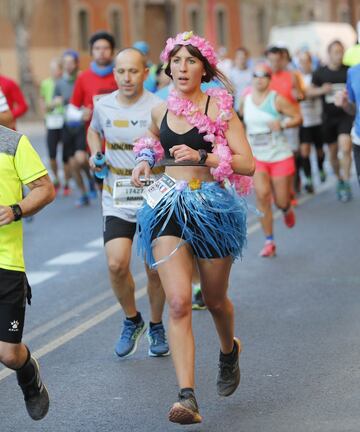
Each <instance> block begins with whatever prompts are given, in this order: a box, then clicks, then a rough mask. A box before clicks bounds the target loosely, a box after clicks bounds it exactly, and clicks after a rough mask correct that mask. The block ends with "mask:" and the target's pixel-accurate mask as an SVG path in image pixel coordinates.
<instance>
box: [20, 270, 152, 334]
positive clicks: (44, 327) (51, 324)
mask: <svg viewBox="0 0 360 432" xmlns="http://www.w3.org/2000/svg"><path fill="white" fill-rule="evenodd" d="M145 277H146V273H145V272H142V273H139V274H138V275H136V276H135V277H134V281H135V284H138V283H139V281H140V280H141V279H144V278H145ZM113 296H114V293H113V291H112V290H111V289H109V290H107V291H105V292H103V293H101V294H98V295H97V296H95V297H94V298H92V299H90V300H88V301H87V302H85V303H82V304H80V305H79V306H76V307H75V308H73V309H71V310H69V311H68V312H66V313H64V314H61V315H60V316H58V317H56V318H54V319H52V320H51V321H48V322H47V323H45V324H41V325H40V326H39V327H36V328H35V329H34V330H32V331H30V332H29V333H25V334H24V342H30V341H31V340H32V339H35V338H36V337H38V336H41V335H43V334H45V333H48V332H49V331H50V330H52V329H53V328H55V327H57V326H59V325H60V324H63V323H65V322H66V321H69V320H70V319H71V318H74V317H76V316H77V315H79V314H80V313H82V312H84V311H85V310H87V309H89V308H91V307H93V306H95V305H97V304H98V303H101V302H102V301H104V300H107V299H108V298H110V297H113Z"/></svg>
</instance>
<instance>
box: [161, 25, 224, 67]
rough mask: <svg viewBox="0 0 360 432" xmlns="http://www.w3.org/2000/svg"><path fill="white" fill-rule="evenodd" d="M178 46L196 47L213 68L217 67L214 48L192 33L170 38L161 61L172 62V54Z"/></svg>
mask: <svg viewBox="0 0 360 432" xmlns="http://www.w3.org/2000/svg"><path fill="white" fill-rule="evenodd" d="M176 45H184V46H186V45H192V46H193V47H196V48H197V49H198V50H199V51H200V52H201V54H202V55H203V56H204V57H205V58H206V59H207V61H208V62H209V63H210V64H211V66H216V65H217V62H218V61H217V57H216V53H215V50H214V48H213V47H212V46H211V44H210V43H209V42H208V41H207V40H206V39H204V38H202V37H200V36H197V35H194V33H193V32H192V31H189V32H184V33H179V34H178V35H177V36H176V37H175V38H169V39H168V40H167V41H166V46H165V48H164V50H163V51H162V53H161V55H160V59H161V61H163V62H164V63H168V62H169V60H170V53H171V51H172V50H173V49H174V48H175V46H176Z"/></svg>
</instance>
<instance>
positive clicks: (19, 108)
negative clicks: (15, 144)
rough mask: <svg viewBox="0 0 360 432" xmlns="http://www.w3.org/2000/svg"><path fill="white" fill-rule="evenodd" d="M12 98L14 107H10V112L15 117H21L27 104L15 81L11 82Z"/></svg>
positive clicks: (26, 108)
mask: <svg viewBox="0 0 360 432" xmlns="http://www.w3.org/2000/svg"><path fill="white" fill-rule="evenodd" d="M11 86H12V91H11V93H12V99H13V101H14V103H15V105H14V107H13V108H12V110H11V111H12V114H13V116H14V118H15V119H17V118H18V117H21V116H22V115H24V114H25V113H26V111H27V110H28V109H29V107H28V104H27V103H26V100H25V97H24V95H23V93H22V91H21V90H20V87H19V86H18V85H17V84H16V83H15V82H12V84H11Z"/></svg>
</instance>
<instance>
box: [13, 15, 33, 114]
mask: <svg viewBox="0 0 360 432" xmlns="http://www.w3.org/2000/svg"><path fill="white" fill-rule="evenodd" d="M15 45H16V57H17V63H18V71H19V77H20V86H21V90H22V91H23V93H24V95H25V98H26V100H27V102H28V104H29V111H30V113H32V114H36V113H37V112H38V103H37V99H38V97H37V88H36V86H35V83H34V79H33V74H32V70H31V61H30V56H29V32H28V29H27V28H26V26H25V25H24V22H23V21H22V20H18V21H17V23H16V24H15Z"/></svg>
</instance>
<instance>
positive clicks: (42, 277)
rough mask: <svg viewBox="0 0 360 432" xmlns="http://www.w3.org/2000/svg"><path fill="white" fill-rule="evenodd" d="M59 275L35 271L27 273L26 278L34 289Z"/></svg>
mask: <svg viewBox="0 0 360 432" xmlns="http://www.w3.org/2000/svg"><path fill="white" fill-rule="evenodd" d="M57 274H58V272H55V271H52V272H50V271H33V272H27V273H26V276H27V278H28V279H29V284H30V286H31V287H34V286H35V285H37V284H40V283H41V282H45V281H46V280H48V279H50V278H52V277H53V276H55V275H57Z"/></svg>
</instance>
